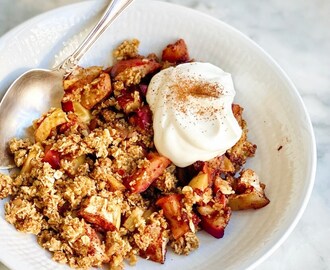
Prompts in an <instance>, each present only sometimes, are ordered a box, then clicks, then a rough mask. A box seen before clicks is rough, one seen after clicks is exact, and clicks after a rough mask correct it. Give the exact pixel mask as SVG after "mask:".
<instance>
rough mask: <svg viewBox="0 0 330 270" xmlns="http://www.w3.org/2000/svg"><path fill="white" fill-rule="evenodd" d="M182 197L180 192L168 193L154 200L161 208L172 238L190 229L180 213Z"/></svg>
mask: <svg viewBox="0 0 330 270" xmlns="http://www.w3.org/2000/svg"><path fill="white" fill-rule="evenodd" d="M182 198H183V195H182V194H169V195H167V196H164V197H161V198H160V199H158V200H157V202H156V205H157V206H159V207H161V208H162V209H163V212H164V216H165V218H166V219H167V221H168V222H169V224H170V229H171V232H172V235H173V237H174V239H178V238H180V237H181V236H183V235H184V234H185V233H186V232H189V231H190V228H189V225H188V220H187V219H184V217H183V215H182Z"/></svg>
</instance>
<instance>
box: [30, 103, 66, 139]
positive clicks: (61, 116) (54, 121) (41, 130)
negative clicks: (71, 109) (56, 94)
mask: <svg viewBox="0 0 330 270" xmlns="http://www.w3.org/2000/svg"><path fill="white" fill-rule="evenodd" d="M66 122H68V118H67V116H66V113H65V112H63V111H62V110H61V109H59V108H57V109H55V110H54V111H52V112H51V113H50V114H49V115H48V116H46V117H45V118H44V119H43V121H42V122H41V123H40V125H39V126H38V127H37V129H36V130H35V132H34V137H35V140H36V142H43V141H44V140H46V139H47V138H48V136H49V135H50V133H51V131H52V129H53V128H55V127H57V126H58V125H61V124H63V123H66Z"/></svg>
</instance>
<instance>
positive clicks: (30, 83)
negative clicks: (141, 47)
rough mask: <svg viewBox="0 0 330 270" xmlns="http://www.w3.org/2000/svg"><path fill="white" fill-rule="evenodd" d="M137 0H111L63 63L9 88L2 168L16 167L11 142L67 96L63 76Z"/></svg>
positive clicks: (0, 142)
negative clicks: (10, 151)
mask: <svg viewBox="0 0 330 270" xmlns="http://www.w3.org/2000/svg"><path fill="white" fill-rule="evenodd" d="M133 1H134V0H111V1H110V3H109V4H108V6H107V8H106V10H105V11H104V13H103V15H102V17H101V19H100V20H99V21H98V23H97V24H96V25H95V27H94V28H93V29H92V30H91V32H90V33H89V35H88V36H87V37H86V38H85V40H84V41H83V42H82V44H81V45H80V46H79V47H78V48H77V49H76V50H75V51H74V52H73V53H72V55H70V56H69V57H68V58H66V59H65V60H64V61H63V63H62V64H60V65H59V66H58V67H56V68H54V69H52V70H47V69H32V70H29V71H27V72H25V73H24V74H22V75H21V76H20V77H19V78H18V79H16V80H15V81H14V82H13V84H12V85H11V86H10V87H9V88H8V90H7V92H6V94H5V95H4V97H3V99H2V101H1V103H0V169H10V168H13V167H15V164H14V162H13V158H12V156H11V155H10V154H9V153H8V149H7V143H8V141H9V140H10V139H12V138H14V137H23V136H28V135H29V134H28V128H29V127H30V126H31V124H32V121H33V120H34V119H37V118H38V117H40V115H41V114H42V113H45V112H47V111H48V110H49V108H50V107H58V106H59V104H60V100H61V98H62V95H63V86H62V80H63V76H66V75H68V74H70V72H72V70H73V69H74V68H75V67H76V66H77V63H78V62H79V60H80V59H81V58H82V57H83V56H84V54H85V53H86V52H87V51H88V50H89V49H90V48H91V46H92V45H93V44H94V43H95V41H96V40H97V39H98V38H99V36H100V35H101V34H102V33H103V32H104V31H105V29H106V28H107V27H108V26H109V25H110V24H111V23H112V22H113V21H114V20H115V19H116V18H117V17H118V15H119V14H120V13H121V12H122V11H124V9H126V8H127V7H128V6H129V5H130V4H131V3H132V2H133Z"/></svg>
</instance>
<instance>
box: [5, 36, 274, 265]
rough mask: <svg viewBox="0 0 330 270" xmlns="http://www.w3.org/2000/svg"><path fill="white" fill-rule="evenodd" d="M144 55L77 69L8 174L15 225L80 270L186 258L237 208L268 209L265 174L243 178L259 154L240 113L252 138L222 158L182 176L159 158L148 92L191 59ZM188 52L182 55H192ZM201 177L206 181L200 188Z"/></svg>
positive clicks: (128, 51)
mask: <svg viewBox="0 0 330 270" xmlns="http://www.w3.org/2000/svg"><path fill="white" fill-rule="evenodd" d="M182 42H184V41H183V40H180V43H175V44H177V45H174V48H175V46H182V44H184V43H182ZM178 44H179V45H178ZM180 44H181V45H180ZM138 46H139V41H138V40H136V39H133V40H131V41H124V42H123V43H122V44H120V45H119V47H118V48H117V49H115V50H114V52H113V56H114V58H115V60H116V61H117V63H116V64H115V66H113V67H111V68H108V69H105V70H103V68H102V67H97V66H93V67H89V68H82V67H78V68H77V69H76V70H75V71H74V72H73V73H72V74H71V75H70V76H69V77H68V78H66V79H65V80H64V82H63V84H64V91H65V92H64V96H63V99H62V109H60V108H51V109H50V110H49V112H47V113H45V114H44V115H42V116H41V117H40V118H39V119H37V120H36V121H34V123H33V129H34V132H35V133H34V134H35V141H36V142H33V141H30V140H28V139H16V138H15V139H12V140H11V141H10V142H9V150H10V152H11V153H12V154H13V158H14V161H15V164H16V165H17V167H18V168H20V172H19V173H17V174H16V175H11V176H8V175H4V174H0V199H3V198H6V197H9V198H10V199H9V201H8V202H7V203H6V204H5V218H6V220H7V221H8V222H9V223H11V224H13V225H14V226H15V228H16V229H17V230H19V231H22V232H26V233H32V234H35V235H36V236H37V241H38V243H39V245H40V246H42V247H43V248H45V249H47V250H49V251H50V252H52V254H53V260H55V261H57V262H59V263H63V264H68V265H69V266H70V267H73V268H78V269H88V268H91V267H101V266H102V265H103V264H108V265H109V267H110V269H113V270H117V269H118V270H121V269H124V262H125V261H126V262H128V263H129V264H131V265H134V264H135V263H136V261H137V256H140V257H142V258H145V259H148V260H152V261H155V262H158V263H164V262H165V256H166V250H167V247H168V246H170V247H172V249H173V250H174V252H175V253H177V254H184V255H187V254H189V253H190V252H192V251H193V250H195V249H197V248H198V246H199V240H198V236H197V234H196V233H197V231H199V230H200V229H205V230H206V231H207V229H208V228H207V227H205V226H204V225H203V224H208V226H212V222H213V224H216V225H217V226H220V232H219V231H217V230H218V229H217V228H218V227H217V228H213V229H215V231H217V233H220V237H221V230H224V228H225V227H226V225H227V223H228V221H229V217H230V208H229V207H228V204H229V205H233V207H236V208H237V209H241V208H243V209H245V208H249V207H250V208H251V205H255V204H253V202H251V200H252V199H253V198H256V197H257V198H258V200H259V201H258V203H259V205H262V206H264V205H266V204H267V203H268V202H269V201H268V199H267V198H266V197H265V195H264V188H265V186H264V185H263V184H262V183H261V182H259V178H258V177H257V175H256V174H255V173H254V172H253V171H252V170H243V171H241V169H242V165H243V164H244V163H245V161H246V159H247V158H249V157H251V156H253V155H254V152H255V150H256V146H255V145H254V144H252V143H250V142H249V141H248V140H247V132H248V130H247V125H246V122H245V121H244V119H243V118H242V112H243V109H242V108H241V107H240V106H239V105H233V112H234V115H235V117H236V119H237V121H238V123H239V124H240V125H241V127H242V129H243V134H242V137H241V139H240V140H239V141H238V142H237V144H236V145H235V146H234V147H233V148H232V149H229V150H228V151H227V153H226V154H224V155H223V156H221V157H217V158H215V159H214V160H211V161H208V162H196V163H195V164H193V165H191V166H190V167H188V168H178V167H176V166H175V165H174V164H172V163H171V161H170V160H168V159H167V158H166V157H163V156H161V155H160V154H159V153H157V151H156V149H155V147H154V143H153V127H152V116H151V111H150V109H149V107H148V104H147V103H146V98H145V92H143V91H146V88H147V84H148V81H149V80H150V78H149V77H150V76H149V75H151V74H153V73H154V72H156V71H157V70H160V69H163V68H167V67H169V66H175V65H177V64H178V63H179V62H180V61H182V59H183V58H182V57H181V58H180V55H174V58H175V57H177V58H178V59H181V60H178V61H169V60H168V59H159V58H158V57H157V56H156V55H155V54H150V55H149V56H148V57H146V58H143V57H142V56H139V54H138ZM170 48H173V45H172V47H170ZM183 48H185V47H183ZM183 48H182V47H179V48H176V50H175V53H180V52H181V53H183V55H188V54H187V52H186V51H185V49H183ZM182 50H183V51H182ZM167 53H169V52H167ZM167 57H169V55H168V54H167ZM121 61H124V62H121ZM127 61H128V62H127ZM130 61H131V62H130ZM137 63H138V64H137ZM113 70H117V71H118V70H119V71H120V72H119V73H118V74H113ZM114 73H115V72H114ZM109 78H110V81H109ZM200 87H202V86H201V85H200ZM143 89H145V90H143ZM198 90H200V91H198V93H199V94H200V93H201V94H203V93H204V92H205V91H210V90H212V89H211V88H210V87H208V88H207V89H204V90H203V89H198ZM196 93H197V92H196ZM196 93H195V92H194V93H193V94H196ZM54 115H55V116H54ZM40 138H42V139H40ZM187 154H189V153H187ZM237 172H238V173H240V175H237V174H236V173H237ZM200 174H202V176H204V178H203V177H201V179H204V180H205V179H207V180H206V181H207V182H206V183H205V182H204V183H200V182H198V181H197V182H198V183H197V184H196V181H195V184H192V183H193V182H194V181H193V179H194V178H195V177H198V175H200ZM196 175H197V176H196ZM205 177H206V178H205ZM201 181H202V180H201ZM194 185H197V186H194ZM251 198H252V199H251ZM235 199H237V200H236V201H235ZM242 199H243V201H244V204H243V206H242V205H240V203H239V202H240V200H242ZM262 206H261V207H262ZM203 226H204V227H203ZM211 234H212V233H211ZM212 235H213V234H212ZM213 236H215V237H218V238H219V235H213Z"/></svg>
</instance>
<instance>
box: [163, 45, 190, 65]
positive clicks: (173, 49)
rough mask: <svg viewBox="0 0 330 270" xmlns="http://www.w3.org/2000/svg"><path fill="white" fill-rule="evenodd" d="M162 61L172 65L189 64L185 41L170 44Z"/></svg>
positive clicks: (164, 52)
mask: <svg viewBox="0 0 330 270" xmlns="http://www.w3.org/2000/svg"><path fill="white" fill-rule="evenodd" d="M162 60H163V61H168V62H172V63H180V62H187V61H188V60H189V53H188V48H187V45H186V43H185V41H184V40H183V39H179V40H178V41H176V42H175V43H174V44H169V45H167V46H166V48H165V49H164V50H163V53H162Z"/></svg>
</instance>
